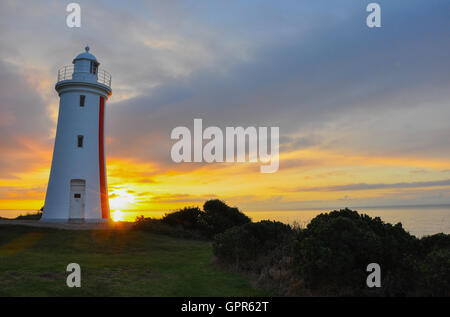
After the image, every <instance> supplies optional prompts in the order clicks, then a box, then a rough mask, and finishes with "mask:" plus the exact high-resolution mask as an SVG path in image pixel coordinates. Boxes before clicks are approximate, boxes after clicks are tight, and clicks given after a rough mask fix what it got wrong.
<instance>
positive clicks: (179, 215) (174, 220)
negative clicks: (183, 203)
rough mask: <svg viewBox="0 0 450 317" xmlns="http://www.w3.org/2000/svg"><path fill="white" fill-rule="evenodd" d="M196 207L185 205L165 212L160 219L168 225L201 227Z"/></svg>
mask: <svg viewBox="0 0 450 317" xmlns="http://www.w3.org/2000/svg"><path fill="white" fill-rule="evenodd" d="M201 213H202V211H201V210H200V209H199V208H197V207H185V208H183V209H181V210H179V211H176V212H172V213H169V214H166V215H165V216H164V217H163V218H162V219H161V221H162V222H163V223H165V224H168V225H170V226H181V227H183V228H186V229H193V230H195V229H201V227H202V226H201V223H200V222H199V220H200V215H201Z"/></svg>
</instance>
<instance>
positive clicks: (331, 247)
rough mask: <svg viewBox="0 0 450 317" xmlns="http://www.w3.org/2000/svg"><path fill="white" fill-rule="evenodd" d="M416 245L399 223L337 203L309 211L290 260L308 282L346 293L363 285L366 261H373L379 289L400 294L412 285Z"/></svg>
mask: <svg viewBox="0 0 450 317" xmlns="http://www.w3.org/2000/svg"><path fill="white" fill-rule="evenodd" d="M417 247H418V241H417V239H416V238H415V237H414V236H411V235H410V234H409V233H407V232H406V231H405V230H403V228H402V227H401V224H397V225H395V226H393V225H391V224H386V223H384V222H382V221H381V219H380V218H378V217H377V218H371V217H369V216H367V215H360V214H358V213H357V212H356V211H351V210H349V209H343V210H340V211H333V212H330V213H328V214H321V215H319V216H317V217H315V218H314V219H313V220H312V221H311V223H310V224H308V226H307V228H306V229H305V230H303V231H301V232H299V234H298V236H297V241H296V244H295V251H294V266H295V269H296V270H297V272H298V273H299V274H301V276H303V278H304V279H305V282H306V283H307V285H308V286H309V287H311V288H328V289H330V291H331V292H332V293H334V294H336V292H340V293H346V292H348V293H350V294H348V295H351V294H355V293H356V294H361V292H360V291H362V290H366V289H367V287H366V278H367V274H368V273H367V272H366V267H367V265H368V264H369V263H378V264H379V265H380V266H381V268H382V275H381V276H382V285H384V287H383V292H384V294H385V295H405V294H407V293H408V291H409V290H410V289H411V288H412V287H413V283H414V282H413V281H414V279H413V278H412V279H411V276H413V275H414V270H415V265H414V261H413V262H411V258H414V255H415V252H416V251H417V249H418V248H417Z"/></svg>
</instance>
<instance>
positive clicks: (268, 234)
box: [213, 220, 294, 273]
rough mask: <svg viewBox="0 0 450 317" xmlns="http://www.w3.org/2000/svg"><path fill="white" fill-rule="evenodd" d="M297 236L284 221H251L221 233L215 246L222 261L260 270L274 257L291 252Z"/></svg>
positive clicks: (215, 241)
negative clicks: (294, 238) (293, 240)
mask: <svg viewBox="0 0 450 317" xmlns="http://www.w3.org/2000/svg"><path fill="white" fill-rule="evenodd" d="M293 237H294V231H293V230H292V229H291V227H290V226H288V225H286V224H283V223H281V222H277V221H268V220H264V221H260V222H256V223H255V222H249V223H245V224H243V225H241V226H234V227H232V228H229V229H228V230H226V231H225V232H223V233H220V234H217V235H216V236H215V238H214V243H213V250H214V254H215V255H216V256H217V258H218V259H219V260H220V261H221V262H223V263H228V264H233V265H235V266H236V267H237V268H239V269H243V270H250V271H254V272H258V273H259V271H260V270H261V269H262V267H264V266H266V265H270V264H271V263H270V262H271V261H273V260H279V259H280V257H281V256H282V255H283V254H289V253H290V250H289V248H290V246H291V241H292V239H293Z"/></svg>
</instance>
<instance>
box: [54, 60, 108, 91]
mask: <svg viewBox="0 0 450 317" xmlns="http://www.w3.org/2000/svg"><path fill="white" fill-rule="evenodd" d="M73 72H74V65H67V66H63V67H61V68H60V69H58V82H59V81H62V80H71V79H72V75H73ZM86 72H89V70H88V69H87V70H86ZM111 79H112V77H111V74H110V73H108V72H107V71H106V70H103V69H99V70H98V71H97V82H99V83H101V84H104V85H107V86H108V87H111Z"/></svg>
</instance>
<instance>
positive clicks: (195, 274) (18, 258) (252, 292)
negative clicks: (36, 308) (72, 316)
mask: <svg viewBox="0 0 450 317" xmlns="http://www.w3.org/2000/svg"><path fill="white" fill-rule="evenodd" d="M69 263H78V264H79V265H80V266H81V288H69V287H67V285H66V278H67V276H68V274H69V273H68V272H66V267H67V265H68V264H69ZM264 295H270V294H267V293H265V292H263V291H261V290H257V289H255V288H254V287H252V285H251V283H250V281H249V279H248V278H247V277H245V276H241V275H237V274H232V273H228V272H225V271H223V270H222V269H221V268H220V267H218V266H217V265H215V264H214V263H212V247H211V244H210V243H209V242H205V241H196V240H185V239H177V238H172V237H167V236H163V235H157V234H151V233H147V232H138V231H133V230H80V231H75V230H57V229H47V228H32V227H24V226H23V227H22V226H13V225H0V296H264Z"/></svg>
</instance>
